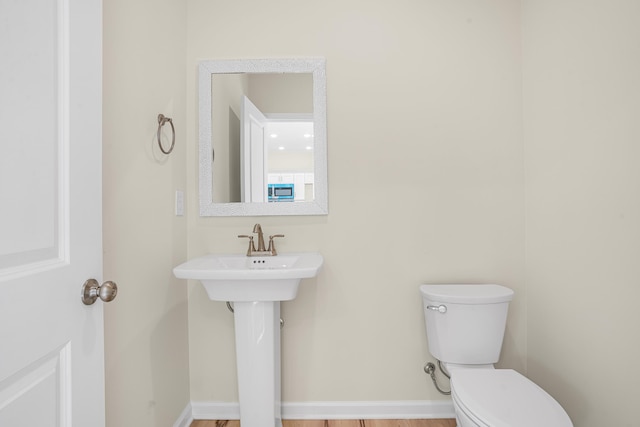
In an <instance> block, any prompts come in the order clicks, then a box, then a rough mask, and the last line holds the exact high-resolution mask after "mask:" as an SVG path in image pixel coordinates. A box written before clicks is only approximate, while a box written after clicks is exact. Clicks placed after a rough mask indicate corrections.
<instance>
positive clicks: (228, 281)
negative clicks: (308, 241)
mask: <svg viewBox="0 0 640 427" xmlns="http://www.w3.org/2000/svg"><path fill="white" fill-rule="evenodd" d="M322 263H323V258H322V255H320V254H319V253H316V252H299V253H288V254H286V253H285V254H280V255H277V256H258V257H247V256H245V255H206V256H203V257H200V258H195V259H192V260H190V261H187V262H185V263H184V264H181V265H179V266H177V267H176V268H174V269H173V273H174V274H175V276H176V277H178V278H180V279H192V280H199V281H200V282H202V284H203V285H204V287H205V290H206V291H207V294H208V295H209V298H211V299H212V300H215V301H232V302H233V303H234V319H235V333H236V357H237V362H238V363H237V366H238V393H239V399H240V425H241V426H242V427H267V426H275V427H281V426H282V416H281V410H280V301H288V300H292V299H294V298H295V297H296V295H297V294H298V287H299V285H300V281H301V280H302V279H305V278H310V277H315V276H316V275H317V274H318V271H319V270H320V267H322Z"/></svg>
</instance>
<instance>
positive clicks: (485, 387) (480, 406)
mask: <svg viewBox="0 0 640 427" xmlns="http://www.w3.org/2000/svg"><path fill="white" fill-rule="evenodd" d="M451 396H452V397H453V399H454V401H455V403H456V404H457V405H458V407H459V408H460V410H462V411H463V412H465V414H466V415H467V416H468V417H469V418H470V419H471V420H473V421H474V422H475V423H477V424H478V425H479V426H483V427H484V426H486V427H514V426H517V427H540V426H544V427H572V426H573V424H572V423H571V419H570V418H569V416H568V415H567V413H566V412H565V411H564V409H563V408H562V406H560V404H559V403H558V402H556V400H555V399H553V397H551V396H550V395H549V394H548V393H547V392H546V391H544V390H543V389H541V388H540V387H539V386H538V385H536V384H535V383H533V382H532V381H530V380H528V379H527V378H525V377H524V376H522V375H520V374H519V373H517V372H516V371H514V370H511V369H457V370H456V371H455V374H453V375H452V377H451Z"/></svg>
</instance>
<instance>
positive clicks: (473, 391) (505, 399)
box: [420, 284, 573, 427]
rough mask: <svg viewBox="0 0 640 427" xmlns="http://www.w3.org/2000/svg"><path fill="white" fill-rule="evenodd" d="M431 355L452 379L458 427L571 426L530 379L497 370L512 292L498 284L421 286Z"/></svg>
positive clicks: (558, 405) (560, 411)
mask: <svg viewBox="0 0 640 427" xmlns="http://www.w3.org/2000/svg"><path fill="white" fill-rule="evenodd" d="M420 292H421V294H422V299H423V307H424V314H425V324H426V329H427V341H428V343H429V352H430V353H431V354H432V355H433V356H434V357H435V358H436V359H437V360H439V361H441V362H442V364H443V365H444V366H445V368H446V370H447V371H448V372H449V374H450V376H451V398H452V400H453V405H454V409H455V413H456V421H457V424H458V427H543V426H544V427H572V426H573V424H572V423H571V419H570V418H569V416H568V415H567V413H566V412H565V411H564V409H563V408H562V406H560V404H559V403H558V402H557V401H556V400H554V399H553V397H551V396H550V395H549V394H548V393H547V392H545V391H544V390H543V389H542V388H540V387H539V386H538V385H536V384H535V383H534V382H532V381H531V380H529V379H527V378H526V377H524V376H523V375H521V374H519V373H518V372H516V371H514V370H511V369H495V368H494V366H493V364H494V363H496V362H497V361H498V358H499V355H500V349H501V347H502V340H503V337H504V331H505V327H506V319H507V310H508V305H509V302H510V301H511V299H512V298H513V291H512V290H511V289H509V288H506V287H504V286H499V285H467V284H464V285H462V284H461V285H457V284H456V285H422V286H421V287H420Z"/></svg>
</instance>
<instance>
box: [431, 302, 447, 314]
mask: <svg viewBox="0 0 640 427" xmlns="http://www.w3.org/2000/svg"><path fill="white" fill-rule="evenodd" d="M427 310H433V311H437V312H439V313H442V314H444V313H446V312H447V306H446V305H444V304H440V305H428V306H427Z"/></svg>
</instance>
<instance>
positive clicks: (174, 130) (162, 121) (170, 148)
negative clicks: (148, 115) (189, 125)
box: [157, 114, 176, 154]
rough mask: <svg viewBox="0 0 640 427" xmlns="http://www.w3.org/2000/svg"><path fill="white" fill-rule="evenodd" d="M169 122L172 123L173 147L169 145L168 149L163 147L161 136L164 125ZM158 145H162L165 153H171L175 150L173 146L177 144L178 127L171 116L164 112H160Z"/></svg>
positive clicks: (161, 149)
mask: <svg viewBox="0 0 640 427" xmlns="http://www.w3.org/2000/svg"><path fill="white" fill-rule="evenodd" d="M167 122H169V124H170V125H171V147H169V149H168V150H165V149H164V147H162V138H161V133H162V126H164V124H165V123H167ZM157 135H158V146H159V147H160V151H162V152H163V153H164V154H169V153H171V152H172V151H173V146H174V145H175V144H176V128H175V127H173V120H172V119H170V118H169V117H165V116H164V114H158V134H157Z"/></svg>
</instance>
